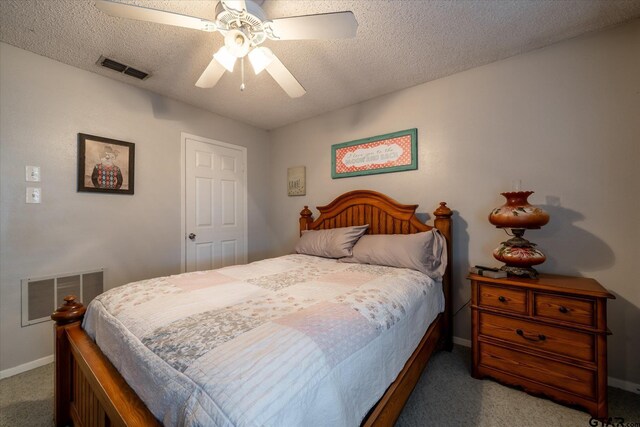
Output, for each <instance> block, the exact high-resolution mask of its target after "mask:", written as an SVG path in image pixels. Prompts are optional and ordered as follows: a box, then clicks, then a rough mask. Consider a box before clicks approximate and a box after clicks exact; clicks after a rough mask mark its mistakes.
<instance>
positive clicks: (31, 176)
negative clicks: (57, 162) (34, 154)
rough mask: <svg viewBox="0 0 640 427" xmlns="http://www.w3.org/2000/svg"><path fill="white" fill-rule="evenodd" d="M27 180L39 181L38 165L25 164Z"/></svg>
mask: <svg viewBox="0 0 640 427" xmlns="http://www.w3.org/2000/svg"><path fill="white" fill-rule="evenodd" d="M25 170H26V173H27V181H28V182H40V166H25Z"/></svg>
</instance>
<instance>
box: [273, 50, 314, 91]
mask: <svg viewBox="0 0 640 427" xmlns="http://www.w3.org/2000/svg"><path fill="white" fill-rule="evenodd" d="M266 70H267V72H268V73H269V74H271V77H273V79H274V80H275V81H276V82H277V83H278V84H279V85H280V86H281V87H282V89H284V91H285V92H287V95H289V96H290V97H291V98H299V97H301V96H302V95H304V94H305V93H307V91H306V90H305V89H304V88H303V87H302V85H301V84H300V82H298V80H296V78H295V77H293V74H291V71H289V70H288V69H287V67H285V66H284V64H283V63H282V62H281V61H280V60H279V59H278V57H277V56H275V55H273V59H272V61H271V63H270V64H269V65H267V68H266Z"/></svg>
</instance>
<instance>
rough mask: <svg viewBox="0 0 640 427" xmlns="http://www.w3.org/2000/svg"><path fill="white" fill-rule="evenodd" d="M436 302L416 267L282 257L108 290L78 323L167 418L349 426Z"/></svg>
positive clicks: (175, 422) (411, 345) (439, 305)
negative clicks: (80, 323)
mask: <svg viewBox="0 0 640 427" xmlns="http://www.w3.org/2000/svg"><path fill="white" fill-rule="evenodd" d="M443 309H444V296H443V293H442V286H441V283H439V282H435V281H434V280H432V279H431V278H429V277H428V276H426V275H425V274H422V273H420V272H417V271H413V270H409V269H401V268H394V267H383V266H376V265H364V264H346V263H339V262H337V261H336V260H333V259H326V258H319V257H313V256H308V255H287V256H283V257H279V258H273V259H268V260H264V261H258V262H254V263H251V264H248V265H240V266H233V267H227V268H223V269H219V270H211V271H203V272H194V273H186V274H180V275H176V276H169V277H161V278H156V279H151V280H143V281H140V282H135V283H131V284H128V285H125V286H121V287H118V288H114V289H111V290H110V291H107V292H105V293H104V294H102V295H101V296H99V297H97V298H96V299H95V300H94V301H93V302H92V303H91V304H90V305H89V308H88V310H87V314H86V316H85V320H84V328H85V330H86V331H87V332H88V333H89V335H90V336H92V338H94V339H95V340H96V342H97V344H98V345H99V346H100V348H101V349H102V351H103V353H105V355H106V356H107V357H108V358H109V359H110V360H111V361H112V363H113V364H114V365H115V367H116V368H117V369H118V370H119V371H120V373H121V374H122V375H123V377H124V378H125V380H126V381H127V382H128V383H129V385H131V387H132V388H133V389H134V390H135V391H136V393H137V394H138V395H139V396H140V397H141V398H142V400H143V401H144V402H145V403H146V404H147V406H148V407H149V409H150V410H151V412H153V414H154V415H155V416H156V417H157V418H158V419H159V420H161V421H163V422H164V424H165V425H167V426H298V425H305V426H315V425H318V426H321V425H322V426H325V425H331V426H341V425H344V426H353V425H359V424H360V422H361V421H362V419H363V417H364V416H365V415H366V413H367V412H368V410H369V409H370V408H371V407H372V406H373V405H374V404H375V403H376V401H377V400H378V399H379V398H380V397H381V396H382V394H383V393H384V391H385V390H386V388H387V387H388V386H389V384H390V383H391V382H392V381H393V380H394V379H395V377H396V376H397V375H398V373H399V372H400V370H401V369H402V367H403V366H404V364H405V362H406V360H407V359H408V358H409V356H410V355H411V353H412V352H413V351H414V349H415V348H416V346H417V345H418V343H419V341H420V339H421V338H422V336H423V335H424V333H425V331H426V330H427V328H428V326H429V325H430V324H431V322H432V321H433V320H434V319H435V318H436V316H437V314H438V313H440V312H442V311H443Z"/></svg>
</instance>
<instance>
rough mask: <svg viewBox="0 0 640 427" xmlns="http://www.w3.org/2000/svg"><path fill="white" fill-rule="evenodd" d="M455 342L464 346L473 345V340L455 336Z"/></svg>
mask: <svg viewBox="0 0 640 427" xmlns="http://www.w3.org/2000/svg"><path fill="white" fill-rule="evenodd" d="M453 343H454V344H458V345H461V346H463V347H469V348H470V347H471V340H468V339H465V338H460V337H453Z"/></svg>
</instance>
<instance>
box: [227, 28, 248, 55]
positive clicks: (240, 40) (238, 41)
mask: <svg viewBox="0 0 640 427" xmlns="http://www.w3.org/2000/svg"><path fill="white" fill-rule="evenodd" d="M224 45H225V46H226V47H227V50H228V51H229V53H231V54H232V55H233V56H235V57H236V58H242V57H244V56H245V55H246V54H247V53H249V49H250V48H251V41H250V40H249V37H247V35H246V34H245V33H243V32H242V31H240V30H230V31H228V32H227V34H226V35H225V36H224Z"/></svg>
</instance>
